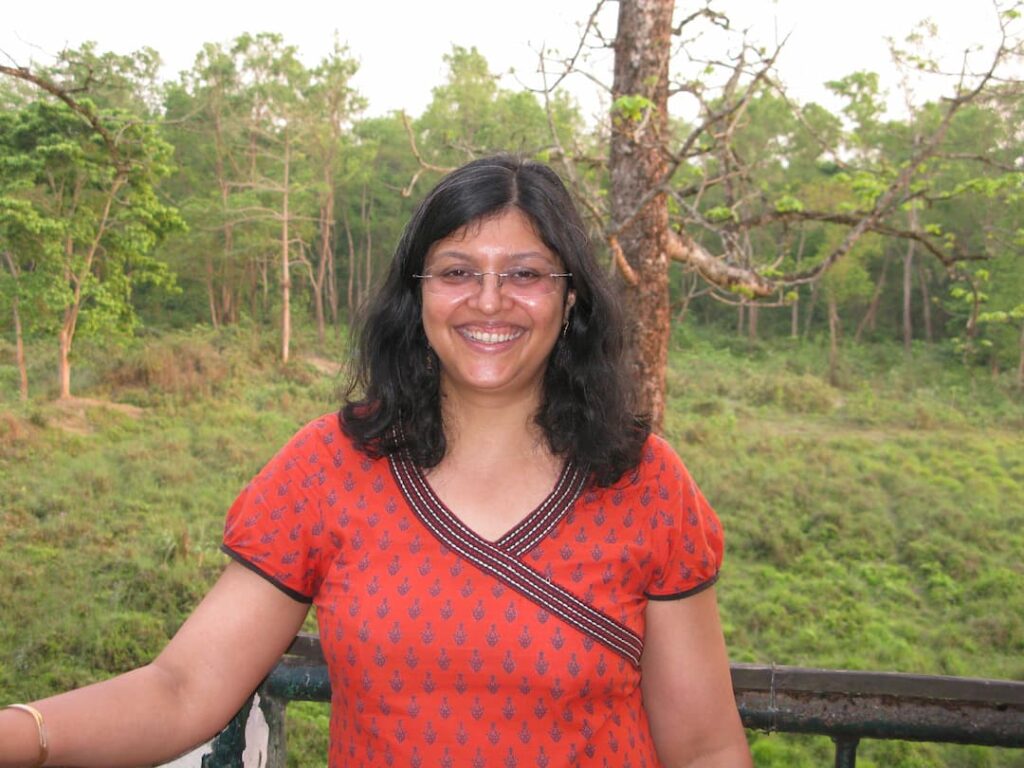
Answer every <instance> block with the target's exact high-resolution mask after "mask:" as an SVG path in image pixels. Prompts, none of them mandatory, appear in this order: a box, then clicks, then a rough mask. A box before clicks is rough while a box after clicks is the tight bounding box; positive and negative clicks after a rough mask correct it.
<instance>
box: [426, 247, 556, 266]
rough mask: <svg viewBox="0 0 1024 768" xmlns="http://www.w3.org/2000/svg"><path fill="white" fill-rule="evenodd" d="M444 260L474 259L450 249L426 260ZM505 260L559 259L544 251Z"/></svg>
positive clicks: (551, 260)
mask: <svg viewBox="0 0 1024 768" xmlns="http://www.w3.org/2000/svg"><path fill="white" fill-rule="evenodd" d="M444 258H452V259H465V260H467V261H472V260H473V257H472V256H471V255H470V254H468V253H466V252H465V251H459V250H455V249H452V248H449V249H447V250H444V251H438V252H437V253H432V254H430V255H429V256H428V257H427V259H426V260H427V261H431V260H437V259H444ZM505 258H507V259H508V260H510V261H514V260H516V259H543V260H544V261H549V262H553V263H557V258H555V257H554V256H549V255H548V254H546V253H544V252H543V251H520V252H518V253H510V254H507V256H506V257H505Z"/></svg>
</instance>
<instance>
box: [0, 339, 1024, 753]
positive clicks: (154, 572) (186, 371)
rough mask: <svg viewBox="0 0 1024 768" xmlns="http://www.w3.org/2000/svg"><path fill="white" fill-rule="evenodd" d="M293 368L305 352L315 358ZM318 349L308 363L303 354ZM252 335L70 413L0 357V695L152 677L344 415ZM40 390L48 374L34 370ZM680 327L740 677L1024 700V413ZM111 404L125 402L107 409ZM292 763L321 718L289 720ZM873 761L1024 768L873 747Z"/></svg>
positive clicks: (126, 371) (323, 366)
mask: <svg viewBox="0 0 1024 768" xmlns="http://www.w3.org/2000/svg"><path fill="white" fill-rule="evenodd" d="M299 346H300V347H301V346H303V345H302V344H301V342H300V345H299ZM306 346H308V347H310V348H311V346H312V345H306ZM341 347H342V345H341V344H340V343H336V344H335V345H334V348H333V349H332V350H331V351H329V352H327V353H324V354H323V355H322V356H321V358H317V359H305V360H304V359H302V358H301V355H300V359H299V360H297V361H295V362H294V363H293V364H292V365H289V366H288V367H287V368H282V367H280V366H279V365H278V364H277V363H276V362H275V359H274V342H273V339H271V338H264V339H261V338H260V337H259V336H258V335H256V334H254V333H249V332H244V331H237V330H236V331H233V332H230V333H223V334H213V333H211V332H195V333H192V334H187V335H176V336H168V337H159V338H151V339H148V340H146V341H145V342H144V343H143V342H140V343H139V345H138V346H137V347H134V348H131V349H126V350H121V351H118V350H113V351H112V350H109V349H105V350H100V349H96V350H93V351H91V352H90V351H89V350H85V351H84V353H83V359H80V360H79V361H78V365H77V368H76V371H75V375H76V380H75V382H76V383H75V386H76V388H77V393H78V394H79V395H81V396H83V397H86V398H89V401H79V402H76V403H72V404H70V405H63V406H58V405H55V404H52V403H50V402H49V401H48V400H47V399H46V398H45V397H44V396H43V394H44V393H43V392H42V391H41V394H40V399H38V400H34V401H33V402H31V403H30V404H28V405H22V404H20V403H18V402H17V401H16V399H15V397H14V395H15V393H16V377H15V372H14V370H13V368H12V367H11V366H10V363H9V361H10V360H11V359H12V358H13V355H11V354H10V350H8V349H0V360H2V361H3V362H0V398H2V399H0V557H2V558H3V561H4V564H5V567H4V572H3V576H2V577H0V580H2V583H0V616H2V617H3V620H2V621H0V700H4V701H10V700H21V699H25V698H31V697H37V696H40V695H43V694H46V693H49V692H52V691H55V690H58V689H61V688H65V687H67V686H72V685H80V684H83V683H86V682H89V681H92V680H95V679H98V678H101V677H105V676H108V675H110V674H112V673H114V672H117V671H120V670H124V669H127V668H129V667H131V666H134V665H137V664H139V663H143V662H144V661H146V660H148V659H149V658H151V657H152V655H153V654H154V653H155V652H157V651H158V650H159V648H160V647H161V646H162V644H163V643H164V642H165V641H166V638H167V637H168V636H169V635H170V634H171V633H172V632H173V631H174V629H175V627H177V625H178V624H179V623H180V622H181V620H182V618H183V617H184V616H185V615H186V614H187V612H188V611H189V610H190V608H191V607H192V606H193V605H194V604H195V602H196V601H197V600H198V598H199V596H200V595H201V594H202V593H203V591H204V589H205V588H206V587H207V585H208V584H209V583H210V582H211V581H212V579H213V578H215V576H216V574H217V573H218V572H219V570H220V569H221V568H222V567H223V564H224V558H223V557H222V556H221V555H220V554H219V553H218V551H217V546H218V543H219V535H220V530H221V523H222V519H223V514H224V511H225V510H226V508H227V505H228V504H229V503H230V501H231V499H232V498H233V497H234V494H235V493H237V491H238V490H239V489H240V488H241V487H242V485H244V483H245V482H246V481H247V480H248V478H249V477H251V475H252V474H253V473H254V472H255V471H256V470H257V469H258V468H259V467H260V466H261V465H262V463H263V462H264V461H265V460H266V459H267V458H269V456H270V455H271V454H272V453H273V452H274V450H276V449H277V448H278V447H279V446H280V445H281V444H282V443H283V442H284V441H285V440H286V439H287V437H288V436H289V435H290V434H291V433H292V431H294V429H295V428H296V427H297V426H298V425H300V424H301V423H303V422H305V421H307V420H308V419H310V418H312V417H314V416H316V415H319V414H320V413H323V412H326V411H329V410H333V409H334V408H335V407H336V404H337V390H338V387H339V384H340V379H339V376H338V374H336V373H333V372H332V369H331V368H330V366H329V365H328V364H327V363H326V361H325V360H324V359H323V358H334V359H338V358H339V357H340V356H341V354H342V352H341ZM33 351H34V352H35V353H36V354H35V358H34V359H35V361H36V366H37V367H35V368H33V370H32V372H31V375H32V378H33V381H34V382H36V383H37V384H36V386H37V387H38V388H39V389H40V390H43V389H44V388H43V387H42V386H39V384H38V382H41V381H43V380H44V377H46V378H47V379H48V378H50V370H52V368H49V367H48V364H49V362H50V361H49V360H47V358H46V355H47V354H48V353H47V351H46V350H33ZM846 355H847V356H846V359H845V362H844V369H843V374H842V381H841V386H840V387H832V386H829V385H828V384H826V383H825V378H824V375H823V373H824V359H825V351H824V350H823V349H819V348H816V347H815V346H813V345H810V346H807V345H805V346H796V345H794V346H789V345H787V344H785V343H773V344H751V343H749V342H746V341H738V340H736V339H733V338H732V337H728V336H720V335H714V334H708V333H705V332H703V331H700V330H698V329H694V328H688V329H684V330H683V331H681V332H680V333H679V335H678V336H677V337H676V339H675V349H674V351H673V355H672V359H671V373H670V382H669V397H670V402H671V412H670V414H669V418H668V420H667V424H666V432H667V435H668V437H669V438H670V439H671V441H672V442H673V443H674V444H675V445H676V446H677V448H678V449H679V451H680V453H681V454H682V455H683V457H684V459H685V461H686V462H687V464H688V465H689V467H690V469H691V471H692V472H693V474H694V476H695V477H696V478H697V479H698V481H699V482H700V484H701V486H702V487H703V488H704V490H705V492H706V494H707V495H708V497H709V498H710V499H711V501H712V503H713V504H714V505H715V506H716V508H717V509H718V511H719V513H720V515H721V517H722V519H723V521H724V524H725V527H726V532H727V556H726V570H725V572H724V575H723V579H722V581H721V583H720V587H719V594H720V599H721V601H722V611H723V619H724V623H725V628H726V633H727V639H728V642H729V646H730V650H731V653H732V656H733V658H734V659H735V660H737V661H756V662H772V661H774V662H777V663H779V664H801V665H808V666H822V667H843V668H855V669H884V670H899V671H907V672H922V673H941V674H955V675H971V676H984V677H1003V678H1013V679H1024V440H1021V434H1022V432H1024V405H1022V401H1021V398H1020V396H1019V394H1017V393H1014V391H1013V390H1012V388H1011V387H1010V385H1009V383H1008V382H1002V381H998V380H993V379H991V378H990V377H989V376H988V375H987V374H985V373H983V372H973V373H972V372H970V371H966V370H964V369H963V368H962V367H960V366H959V364H958V363H957V362H956V361H955V360H953V359H949V358H947V357H945V356H944V354H943V353H942V352H941V351H939V350H932V349H926V348H923V347H922V348H919V349H915V351H914V355H913V358H912V359H911V360H910V361H908V360H906V359H905V358H904V356H903V354H902V351H900V350H897V349H894V348H890V347H864V348H860V349H854V350H849V351H847V353H846ZM110 403H114V404H117V405H116V407H114V406H111V405H109V404H110ZM289 712H290V714H291V720H292V724H291V727H292V728H293V732H294V733H296V734H297V736H298V738H296V739H293V740H292V742H291V748H292V749H291V756H292V761H293V764H295V765H314V764H317V763H316V759H315V758H314V755H317V754H320V755H322V754H323V752H322V749H323V748H322V743H323V726H324V722H325V719H324V714H323V708H322V707H319V706H317V705H294V706H292V707H290V708H289ZM754 750H755V753H756V755H757V762H758V765H759V766H779V767H781V766H787V768H791V767H797V768H798V767H799V766H804V765H806V766H812V765H814V766H821V765H828V764H831V745H830V743H829V742H828V740H827V739H815V738H795V737H782V736H778V735H773V736H764V735H755V736H754ZM859 758H860V759H859V761H858V765H862V766H903V767H906V768H909V767H911V766H944V765H948V766H1024V753H1022V752H1021V751H1008V750H1006V751H1004V750H993V749H982V748H950V747H939V746H936V745H908V744H902V743H894V744H885V743H866V744H865V745H863V746H862V748H861V751H860V755H859Z"/></svg>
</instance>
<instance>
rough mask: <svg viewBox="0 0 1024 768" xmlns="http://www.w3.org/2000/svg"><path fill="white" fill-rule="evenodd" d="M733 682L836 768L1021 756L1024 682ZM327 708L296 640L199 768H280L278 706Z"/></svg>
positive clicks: (778, 672)
mask: <svg viewBox="0 0 1024 768" xmlns="http://www.w3.org/2000/svg"><path fill="white" fill-rule="evenodd" d="M732 682H733V689H734V691H735V693H736V703H737V705H738V707H739V711H740V717H741V718H742V719H743V724H744V725H745V726H746V727H747V728H752V729H756V730H760V731H766V732H769V733H774V732H781V733H807V734H818V735H823V736H830V737H831V738H832V739H833V741H834V742H835V745H836V746H835V768H853V766H854V765H855V763H856V759H857V746H858V744H859V743H860V741H861V740H862V739H897V740H903V741H930V742H942V743H952V744H979V745H985V746H997V747H1015V748H1024V682H1015V681H1008V680H982V679H976V678H963V677H942V676H930V675H906V674H897V673H891V672H853V671H845V670H834V669H804V668H800V667H781V666H775V665H770V666H764V665H756V664H734V665H732ZM330 698H331V686H330V682H329V680H328V677H327V667H326V666H325V664H324V660H323V656H322V654H321V652H320V643H319V641H318V640H317V639H316V638H315V637H313V636H309V635H300V636H298V637H297V638H296V639H295V642H293V643H292V645H291V647H290V648H289V649H288V654H287V655H286V656H285V657H284V658H282V660H281V661H280V663H278V665H277V666H276V667H275V668H274V670H273V671H272V672H271V673H270V675H269V676H268V677H267V679H266V680H265V681H264V682H263V684H262V685H261V686H260V688H259V689H258V690H257V692H256V695H255V696H254V697H253V699H252V700H250V701H249V702H248V703H247V704H246V706H245V707H243V708H242V710H241V711H240V712H239V713H238V715H236V717H235V718H234V720H232V721H231V723H230V724H229V725H228V727H227V728H225V729H224V731H223V732H222V733H221V734H220V735H219V736H218V737H217V738H216V739H215V740H214V741H213V742H212V744H211V745H210V747H209V753H208V754H207V755H206V756H204V757H203V758H202V763H201V764H202V768H243V766H245V763H243V759H242V755H243V751H244V750H246V749H247V748H248V749H249V750H250V753H251V754H254V755H255V754H256V753H257V752H258V753H260V756H259V757H258V758H254V762H253V763H252V764H253V765H257V764H259V765H261V766H264V767H265V768H282V767H283V766H284V765H285V751H284V750H285V747H284V744H285V738H284V708H285V705H286V703H287V702H288V701H330ZM254 721H255V722H256V723H257V725H256V726H255V727H254V725H253V723H254ZM247 732H248V733H249V743H248V744H247V743H246V742H247V738H246V733H247ZM257 741H258V742H259V743H254V742H257ZM246 768H247V766H246Z"/></svg>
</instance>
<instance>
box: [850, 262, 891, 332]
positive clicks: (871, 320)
mask: <svg viewBox="0 0 1024 768" xmlns="http://www.w3.org/2000/svg"><path fill="white" fill-rule="evenodd" d="M888 271H889V257H888V255H886V256H885V257H883V259H882V271H881V274H879V276H878V282H876V283H875V291H874V293H872V294H871V303H870V304H868V311H867V312H865V313H864V317H862V318H861V320H860V323H858V324H857V331H856V333H854V335H853V340H854V341H855V342H857V343H858V344H859V343H860V337H861V335H862V334H863V333H864V329H865V328H870V329H871V330H872V331H873V330H875V322H876V318H877V317H878V305H879V303H880V302H881V299H882V291H883V290H885V275H886V273H887V272H888Z"/></svg>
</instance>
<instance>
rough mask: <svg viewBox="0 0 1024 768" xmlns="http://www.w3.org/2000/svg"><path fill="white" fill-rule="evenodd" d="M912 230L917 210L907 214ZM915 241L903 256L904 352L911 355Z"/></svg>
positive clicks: (909, 242)
mask: <svg viewBox="0 0 1024 768" xmlns="http://www.w3.org/2000/svg"><path fill="white" fill-rule="evenodd" d="M907 219H908V224H909V225H910V229H911V230H915V231H916V230H917V209H916V208H911V209H910V211H908V212H907ZM915 244H916V243H915V241H913V240H908V241H907V252H906V253H905V254H904V256H903V350H904V351H905V352H906V353H907V354H910V344H911V342H912V341H913V340H914V319H913V317H912V315H911V313H912V311H913V297H914V291H913V289H914V245H915Z"/></svg>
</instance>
